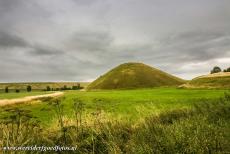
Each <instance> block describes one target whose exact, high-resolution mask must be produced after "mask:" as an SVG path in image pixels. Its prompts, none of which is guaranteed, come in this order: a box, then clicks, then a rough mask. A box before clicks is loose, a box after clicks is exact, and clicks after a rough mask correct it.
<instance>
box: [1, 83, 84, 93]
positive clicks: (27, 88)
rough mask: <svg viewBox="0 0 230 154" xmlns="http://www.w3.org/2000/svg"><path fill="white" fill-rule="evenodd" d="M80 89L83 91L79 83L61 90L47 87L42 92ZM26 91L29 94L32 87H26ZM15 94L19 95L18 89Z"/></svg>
mask: <svg viewBox="0 0 230 154" xmlns="http://www.w3.org/2000/svg"><path fill="white" fill-rule="evenodd" d="M80 89H83V87H81V85H80V83H78V84H77V85H75V86H72V87H67V86H66V85H64V86H63V87H61V88H52V87H50V86H47V87H46V89H43V91H60V90H80ZM26 91H27V92H31V91H32V86H31V85H28V86H27V87H26ZM15 92H16V93H19V92H20V89H15ZM5 93H9V87H5Z"/></svg>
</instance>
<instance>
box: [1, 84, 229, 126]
mask: <svg viewBox="0 0 230 154" xmlns="http://www.w3.org/2000/svg"><path fill="white" fill-rule="evenodd" d="M224 92H226V90H190V89H176V88H155V89H140V90H109V91H90V92H87V91H67V92H65V95H64V98H63V100H62V105H63V111H64V115H65V116H66V117H70V118H71V116H73V103H74V99H78V100H80V101H82V102H83V103H84V113H85V114H84V115H91V113H94V112H98V111H100V112H102V113H104V114H105V115H106V116H107V117H109V118H111V119H117V120H125V121H130V122H132V121H133V122H134V121H138V120H142V119H144V118H145V117H146V116H148V115H152V114H159V113H161V112H162V111H167V110H168V111H170V110H173V109H183V108H191V107H192V106H193V105H194V104H195V103H199V102H203V101H205V100H209V101H210V100H214V99H217V98H220V97H222V96H223V95H224ZM19 95H20V94H19ZM15 108H20V109H21V110H26V111H28V112H30V114H31V115H32V116H34V117H37V118H36V119H38V120H40V121H41V122H42V123H43V124H46V125H50V124H51V123H52V121H53V120H54V119H55V117H56V116H55V110H54V106H53V105H51V104H50V102H49V101H46V102H42V103H37V104H33V105H30V104H29V105H27V104H21V105H15V106H10V107H3V108H1V109H0V112H1V113H2V114H1V115H0V117H4V116H7V115H9V113H8V111H7V110H8V109H15Z"/></svg>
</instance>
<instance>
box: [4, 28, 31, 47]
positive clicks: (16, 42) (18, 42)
mask: <svg viewBox="0 0 230 154" xmlns="http://www.w3.org/2000/svg"><path fill="white" fill-rule="evenodd" d="M27 46H28V43H27V42H26V41H25V40H24V39H23V38H20V37H19V36H17V35H14V34H10V33H6V32H4V31H0V47H27Z"/></svg>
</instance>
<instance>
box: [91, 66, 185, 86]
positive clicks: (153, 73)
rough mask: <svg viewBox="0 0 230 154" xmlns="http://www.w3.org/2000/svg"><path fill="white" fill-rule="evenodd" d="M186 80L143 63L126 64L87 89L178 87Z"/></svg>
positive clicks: (97, 80)
mask: <svg viewBox="0 0 230 154" xmlns="http://www.w3.org/2000/svg"><path fill="white" fill-rule="evenodd" d="M183 83H184V80H182V79H180V78H178V77H175V76H173V75H170V74H168V73H166V72H163V71H161V70H159V69H156V68H153V67H151V66H148V65H146V64H143V63H124V64H121V65H119V66H117V67H115V68H114V69H112V70H110V71H109V72H107V73H106V74H104V75H102V76H100V77H99V78H98V79H96V80H95V81H94V82H92V83H91V84H90V85H89V86H88V87H87V89H89V90H90V89H133V88H151V87H161V86H177V85H181V84H183Z"/></svg>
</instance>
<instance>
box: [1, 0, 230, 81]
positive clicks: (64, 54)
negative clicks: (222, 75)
mask: <svg viewBox="0 0 230 154" xmlns="http://www.w3.org/2000/svg"><path fill="white" fill-rule="evenodd" d="M229 27H230V1H229V0H194V1H184V0H174V1H169V0H143V1H140V0H122V1H121V0H120V1H119V0H118V1H113V0H66V1H62V0H50V1H47V0H39V1H38V0H35V1H27V0H20V1H18V0H0V53H1V55H0V69H1V74H0V82H1V81H2V82H4V81H8V82H10V81H15V82H16V81H57V80H58V81H78V80H81V81H85V80H93V79H95V78H96V77H97V76H99V75H101V74H102V73H104V72H106V71H107V70H109V69H111V68H112V67H114V66H116V65H118V64H120V63H123V62H128V61H138V62H144V63H147V64H149V65H152V66H155V67H158V68H159V69H163V70H164V71H167V72H169V73H173V74H175V75H179V76H180V77H184V78H188V79H189V78H193V77H195V76H197V75H200V74H205V73H208V72H209V70H210V68H211V67H212V66H213V65H219V66H221V67H227V66H228V65H230V64H229V63H230V62H229V61H230V44H229V42H230V29H229ZM228 60H229V61H228Z"/></svg>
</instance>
